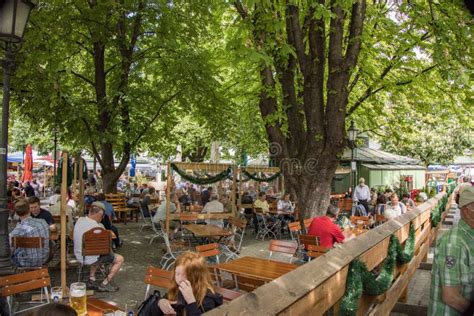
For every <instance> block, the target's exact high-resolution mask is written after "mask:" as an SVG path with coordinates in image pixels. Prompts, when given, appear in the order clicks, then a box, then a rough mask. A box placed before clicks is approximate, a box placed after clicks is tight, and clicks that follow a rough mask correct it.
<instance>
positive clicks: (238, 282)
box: [0, 188, 452, 315]
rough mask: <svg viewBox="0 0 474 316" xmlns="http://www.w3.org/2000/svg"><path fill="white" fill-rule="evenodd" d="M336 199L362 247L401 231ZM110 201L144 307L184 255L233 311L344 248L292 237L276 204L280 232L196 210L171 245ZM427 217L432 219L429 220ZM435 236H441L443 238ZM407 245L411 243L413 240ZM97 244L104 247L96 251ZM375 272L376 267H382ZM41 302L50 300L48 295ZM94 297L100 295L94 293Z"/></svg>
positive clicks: (4, 283) (6, 286) (72, 264)
mask: <svg viewBox="0 0 474 316" xmlns="http://www.w3.org/2000/svg"><path fill="white" fill-rule="evenodd" d="M450 190H451V189H450V188H448V191H450ZM451 191H452V190H451ZM448 193H449V192H448ZM443 194H444V199H446V196H447V193H443ZM334 198H335V199H334V201H333V204H335V205H337V206H339V208H340V209H341V211H342V212H343V214H344V216H347V217H348V218H350V221H351V222H352V225H351V226H349V227H346V232H347V233H353V234H355V235H356V236H357V237H356V239H359V238H362V237H363V236H364V235H366V234H368V233H369V232H370V230H372V229H379V228H381V226H383V225H388V226H387V227H389V226H393V224H389V223H387V224H384V222H385V221H384V220H383V219H380V218H377V219H375V218H374V219H369V218H368V217H362V216H353V213H354V208H353V204H352V200H350V199H345V198H343V197H342V196H336V197H334ZM109 199H110V202H111V203H112V204H113V205H114V208H115V207H117V209H116V212H117V210H118V209H120V210H121V212H122V213H123V216H120V217H119V218H118V220H119V221H120V222H121V223H117V224H116V225H119V227H120V229H121V231H123V235H122V238H123V240H124V241H125V246H124V247H123V248H120V249H119V250H118V251H117V252H118V253H121V254H122V255H124V256H125V260H126V264H125V266H124V267H123V270H124V271H123V272H122V273H121V274H119V279H118V283H122V282H121V281H120V277H122V278H123V279H127V282H124V283H122V284H120V285H121V286H122V287H125V288H127V289H130V290H131V292H129V293H133V294H132V295H130V294H125V296H131V297H133V298H134V299H137V300H138V301H139V300H140V299H141V297H143V295H145V296H146V295H147V294H148V293H149V292H150V291H151V289H152V288H159V289H161V291H162V292H163V294H164V292H165V291H166V289H167V288H168V287H169V285H170V281H169V280H170V279H171V278H172V276H171V275H170V272H169V270H170V268H171V267H172V265H173V262H174V260H175V259H176V257H177V256H178V255H179V254H180V253H182V252H183V251H196V252H199V253H200V254H201V255H202V256H204V257H206V258H207V259H208V262H209V269H210V271H211V274H212V277H213V281H214V283H215V286H216V287H217V288H218V291H219V292H220V293H222V294H223V295H224V298H225V301H226V302H227V303H228V302H231V301H232V300H233V299H235V298H237V297H241V296H244V297H245V294H246V293H249V292H252V291H254V290H257V289H259V288H261V287H263V286H266V285H267V284H268V283H269V282H272V281H273V280H276V279H279V278H281V277H284V275H286V274H287V273H289V272H291V271H293V270H295V271H298V270H299V269H298V268H299V267H302V266H305V265H315V264H316V263H315V262H319V260H325V259H324V258H326V257H327V256H328V255H330V254H331V253H332V252H334V251H335V250H336V249H338V250H337V251H339V252H340V248H341V246H336V248H333V249H331V248H324V247H321V246H320V245H319V240H318V238H317V237H316V238H315V237H314V236H309V235H306V230H307V229H308V227H309V224H310V223H311V220H312V219H306V220H304V226H305V230H303V229H302V227H301V222H300V221H299V220H296V221H294V222H290V223H288V229H286V230H285V231H284V232H282V228H283V225H282V223H283V220H282V216H280V215H281V214H279V213H278V212H277V211H276V205H275V203H270V205H271V208H270V213H271V214H272V215H273V216H274V218H275V222H274V223H273V224H272V227H267V226H266V225H265V223H262V222H258V225H260V228H259V229H260V231H259V233H258V234H255V233H254V232H253V230H254V229H253V227H252V225H253V224H252V223H251V221H247V220H246V217H245V214H244V213H243V210H244V209H243V208H242V207H239V206H237V208H236V211H235V213H234V214H227V213H221V214H219V213H212V214H211V215H205V214H201V213H198V212H194V211H195V209H193V208H190V209H189V211H185V212H183V213H181V214H179V216H178V217H176V216H174V217H171V216H168V217H169V218H176V219H177V220H179V221H180V228H179V232H178V234H177V235H176V236H177V237H176V238H174V239H170V238H169V234H168V233H167V231H166V227H167V224H166V222H161V223H159V224H152V225H146V226H144V225H143V224H144V221H145V220H146V218H144V217H143V216H142V215H143V212H140V210H139V209H135V208H128V207H126V197H125V196H124V195H113V196H110V195H109V196H107V200H109ZM441 199H442V196H440V197H439V198H437V200H434V201H428V202H427V203H428V204H427V205H428V206H420V207H424V208H425V209H427V210H428V213H426V212H425V213H424V214H425V215H423V218H424V221H426V220H428V221H429V220H430V218H431V217H430V216H429V215H430V214H431V213H432V212H433V209H434V208H437V207H438V206H439V205H438V204H440V203H442V202H441ZM449 203H450V202H449ZM449 203H448V204H446V201H445V202H444V204H445V205H446V206H445V208H446V209H448V208H449ZM425 204H426V203H425ZM425 204H423V205H425ZM259 211H260V210H259V209H257V208H253V212H254V213H255V214H256V215H257V216H258V214H259ZM443 211H444V209H443ZM297 213H298V212H296V214H297ZM443 213H445V212H443ZM140 214H141V215H140ZM426 214H428V217H427V216H426ZM169 215H171V214H169ZM444 216H445V215H444ZM127 217H129V218H127ZM133 217H135V220H136V222H134V221H132V219H133ZM206 218H219V219H225V220H226V222H227V226H226V227H224V228H222V227H219V226H216V225H212V224H207V225H206V224H205V223H204V222H203V220H204V219H206ZM127 220H128V224H127V225H126V226H125V225H124V224H126V223H127ZM168 220H169V219H168ZM424 225H426V224H424ZM432 225H433V224H432ZM424 227H425V226H424ZM426 229H427V228H426V227H425V228H424V230H422V232H421V233H420V234H423V236H424V235H425V234H428V235H429V236H430V237H429V238H430V239H431V238H436V237H433V236H431V235H430V233H431V232H426ZM262 230H264V231H265V233H261V231H262ZM434 234H435V236H436V231H435V232H434ZM55 236H56V237H55V239H57V235H55ZM107 236H108V239H107V240H106V242H107V243H108V244H110V240H111V238H113V234H112V235H110V236H109V235H107ZM417 236H418V237H417V238H419V236H420V235H419V234H418V230H417ZM405 238H407V236H406V235H405ZM153 240H155V242H154V243H151V242H152V241H153ZM149 241H150V242H149ZM21 242H23V246H24V247H33V246H34V242H35V241H32V242H31V244H28V243H27V241H24V240H22V241H21ZM54 242H55V241H53V243H54ZM56 242H57V241H56ZM71 242H72V241H71V240H69V241H68V243H71ZM87 242H88V243H89V244H88V247H89V248H88V249H91V250H90V251H92V252H90V253H89V254H100V253H96V252H97V251H102V252H101V253H106V252H107V249H105V252H104V249H103V247H104V243H103V242H102V243H101V242H100V241H99V240H96V239H94V238H89V239H88V240H87ZM417 243H418V239H417ZM94 244H97V245H95V246H94ZM101 247H102V248H101ZM53 249H54V251H55V252H54V258H53V260H51V261H50V262H49V263H48V266H49V270H50V273H51V274H52V275H53V278H52V279H53V282H50V280H49V275H47V279H44V280H45V281H44V282H43V281H41V282H42V283H41V284H42V285H43V287H47V286H50V285H51V284H53V285H57V283H58V282H59V278H58V267H59V261H60V257H59V247H53ZM84 249H86V248H84ZM100 249H102V250H100ZM130 250H131V251H132V252H131V253H130V252H128V251H130ZM425 250H426V249H424V251H425ZM66 251H67V258H68V259H67V278H68V280H75V279H76V278H77V273H76V272H77V271H78V269H79V271H80V270H82V269H86V268H87V267H82V266H80V265H78V264H77V262H76V260H75V258H74V255H73V253H72V247H68V248H67V249H66ZM128 261H130V263H131V264H132V265H133V266H132V267H127V262H128ZM379 264H380V262H379ZM418 264H419V262H418ZM375 266H376V264H375V265H374V267H375ZM46 268H47V267H43V270H41V271H43V272H44V273H48V270H47V269H46ZM28 273H30V272H28ZM137 275H139V276H140V275H141V277H140V278H139V279H136V276H137ZM127 276H128V277H127ZM22 278H23V279H24V277H22V276H21V274H20V275H19V276H18V280H23V279H22ZM43 278H44V277H43ZM80 279H81V276H80V273H79V280H80ZM133 279H136V280H133ZM41 280H43V279H41ZM132 280H133V281H132ZM37 283H38V282H37ZM31 284H33V283H32V282H30V285H31ZM38 284H39V283H38ZM30 285H28V286H25V287H23V288H21V287H20V288H21V289H24V291H29V290H33V289H40V288H41V286H39V285H36V283H34V286H30ZM15 286H17V285H13V284H10V281H8V280H7V279H5V278H3V279H2V278H0V291H1V293H2V295H10V294H14V293H18V292H21V291H19V290H17V289H16V288H15ZM35 286H36V287H35ZM268 286H270V284H268ZM339 286H340V287H343V283H340V284H339ZM17 287H18V286H17ZM141 289H143V290H141ZM145 289H146V290H145ZM137 291H138V292H137ZM341 291H342V292H341V293H343V292H344V289H341ZM119 293H120V299H118V297H114V295H112V294H109V295H106V294H105V295H104V294H101V293H95V294H94V295H95V297H96V298H97V299H98V298H102V299H103V300H106V301H107V300H108V301H112V302H115V303H119V306H120V303H121V302H120V301H122V300H123V295H124V292H123V290H121V291H120V292H119ZM41 294H44V293H43V292H42V293H41ZM89 294H92V293H90V292H89ZM32 298H33V299H35V300H38V295H33V297H32ZM39 299H40V300H41V299H44V297H43V296H42V295H41V297H39ZM262 299H264V298H262ZM92 302H94V300H92ZM98 302H99V305H100V302H102V301H101V300H100V299H98ZM227 303H226V305H227ZM334 303H336V302H334ZM371 304H377V302H375V303H374V302H373V301H371ZM93 308H94V307H93ZM229 308H230V307H229ZM332 308H333V306H332V305H327V306H326V310H329V309H332ZM337 308H339V307H337ZM225 309H226V308H224V310H225ZM216 315H217V314H216Z"/></svg>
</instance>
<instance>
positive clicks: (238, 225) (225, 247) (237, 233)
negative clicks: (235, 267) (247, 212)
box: [221, 217, 247, 261]
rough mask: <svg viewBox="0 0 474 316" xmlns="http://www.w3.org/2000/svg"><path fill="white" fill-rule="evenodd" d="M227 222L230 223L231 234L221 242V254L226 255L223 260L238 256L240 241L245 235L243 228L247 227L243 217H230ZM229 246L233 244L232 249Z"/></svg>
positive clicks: (240, 246)
mask: <svg viewBox="0 0 474 316" xmlns="http://www.w3.org/2000/svg"><path fill="white" fill-rule="evenodd" d="M229 223H230V224H231V225H232V233H233V235H232V236H229V237H228V238H226V239H224V240H223V242H221V249H222V254H223V255H224V256H226V260H225V261H229V260H230V259H237V258H239V254H240V249H241V248H242V241H243V240H244V236H245V229H246V227H247V221H246V220H245V219H238V218H233V217H232V218H229ZM237 239H238V240H237ZM231 246H233V248H234V249H231V248H230V247H231Z"/></svg>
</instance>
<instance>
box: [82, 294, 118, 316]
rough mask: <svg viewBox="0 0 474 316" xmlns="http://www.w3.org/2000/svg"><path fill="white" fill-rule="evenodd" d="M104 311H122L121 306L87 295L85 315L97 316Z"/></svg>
mask: <svg viewBox="0 0 474 316" xmlns="http://www.w3.org/2000/svg"><path fill="white" fill-rule="evenodd" d="M105 311H123V310H122V309H121V308H119V307H117V306H115V305H112V304H110V303H107V302H105V301H103V300H101V299H98V298H95V297H90V296H89V297H87V315H89V316H99V315H101V316H102V315H103V314H104V312H105Z"/></svg>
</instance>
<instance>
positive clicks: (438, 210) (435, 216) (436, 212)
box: [430, 193, 451, 227]
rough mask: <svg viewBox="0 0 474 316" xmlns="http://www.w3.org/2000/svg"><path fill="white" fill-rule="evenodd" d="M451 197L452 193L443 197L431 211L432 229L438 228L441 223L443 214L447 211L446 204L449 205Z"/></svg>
mask: <svg viewBox="0 0 474 316" xmlns="http://www.w3.org/2000/svg"><path fill="white" fill-rule="evenodd" d="M450 195H451V193H448V194H446V195H445V196H443V197H442V198H441V200H440V202H439V203H438V205H436V206H435V207H434V208H433V209H432V210H431V215H430V220H431V226H432V227H437V226H438V224H439V222H440V221H441V214H443V212H444V211H445V209H446V204H447V203H448V197H449V196H450Z"/></svg>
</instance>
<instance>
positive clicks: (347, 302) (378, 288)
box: [340, 224, 415, 315]
mask: <svg viewBox="0 0 474 316" xmlns="http://www.w3.org/2000/svg"><path fill="white" fill-rule="evenodd" d="M414 252H415V229H414V227H413V224H410V233H409V236H408V239H407V240H406V242H405V248H404V249H403V250H402V246H401V244H400V241H399V240H398V238H397V237H396V236H395V235H392V236H391V237H390V244H389V246H388V253H387V258H386V259H385V261H384V263H383V266H382V269H381V271H380V273H379V275H378V276H375V275H374V274H373V273H372V272H370V271H369V270H368V269H367V266H366V265H365V263H363V262H362V261H360V260H358V259H355V260H353V261H352V262H351V264H350V266H349V274H348V276H347V281H346V292H345V294H344V297H343V298H342V302H341V309H340V314H341V315H355V314H356V312H357V309H358V306H359V300H360V297H361V296H362V293H365V294H367V295H375V296H376V295H380V294H382V293H384V292H386V291H387V290H388V288H389V287H390V285H391V284H392V281H393V269H394V267H395V263H396V262H398V263H399V264H405V263H407V262H409V261H410V260H411V259H412V258H413V255H414Z"/></svg>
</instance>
